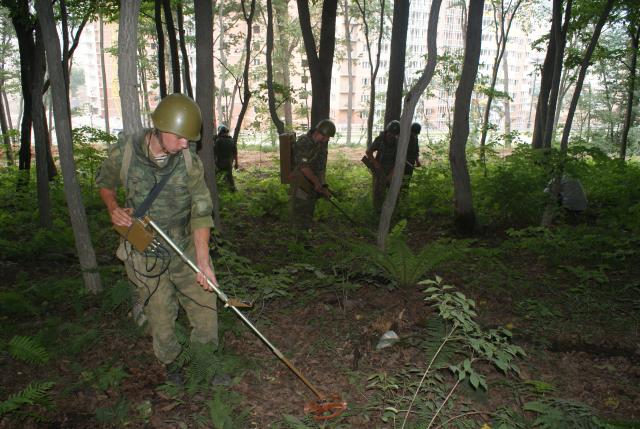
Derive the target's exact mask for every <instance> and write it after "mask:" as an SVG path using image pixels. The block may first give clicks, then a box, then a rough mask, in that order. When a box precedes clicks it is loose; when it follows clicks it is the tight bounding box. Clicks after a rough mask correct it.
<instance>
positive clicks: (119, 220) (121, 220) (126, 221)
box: [109, 207, 133, 227]
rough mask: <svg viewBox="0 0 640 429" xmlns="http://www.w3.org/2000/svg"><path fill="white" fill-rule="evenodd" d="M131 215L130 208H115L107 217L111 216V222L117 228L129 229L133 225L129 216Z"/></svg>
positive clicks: (131, 210)
mask: <svg viewBox="0 0 640 429" xmlns="http://www.w3.org/2000/svg"><path fill="white" fill-rule="evenodd" d="M132 214H133V209H132V208H122V207H116V208H115V209H113V210H112V211H111V212H109V215H110V216H111V222H112V223H113V224H114V225H117V226H126V227H129V226H131V225H132V224H133V219H132V218H131V215H132Z"/></svg>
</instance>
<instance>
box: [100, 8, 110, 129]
mask: <svg viewBox="0 0 640 429" xmlns="http://www.w3.org/2000/svg"><path fill="white" fill-rule="evenodd" d="M99 20H100V77H101V79H102V106H103V107H102V108H103V110H104V130H105V132H107V133H110V132H111V127H110V126H109V93H108V88H107V67H106V65H105V63H104V22H103V20H102V14H100V15H99Z"/></svg>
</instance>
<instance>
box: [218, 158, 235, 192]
mask: <svg viewBox="0 0 640 429" xmlns="http://www.w3.org/2000/svg"><path fill="white" fill-rule="evenodd" d="M221 174H224V177H225V180H226V181H227V185H229V189H230V190H232V191H235V190H236V182H235V180H234V178H233V159H232V158H229V159H223V160H220V161H218V162H216V175H221Z"/></svg>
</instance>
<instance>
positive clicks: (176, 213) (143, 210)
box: [96, 94, 218, 379]
mask: <svg viewBox="0 0 640 429" xmlns="http://www.w3.org/2000/svg"><path fill="white" fill-rule="evenodd" d="M151 119H152V121H153V126H154V128H153V129H144V130H142V131H141V132H140V133H138V134H135V135H123V136H121V137H120V138H119V140H118V143H117V144H115V145H113V146H112V147H110V148H109V156H108V158H107V159H106V160H105V161H104V163H103V164H102V166H101V168H100V171H99V173H98V176H97V179H96V183H97V185H98V187H99V188H100V196H101V198H102V200H103V201H104V203H105V205H106V206H107V210H108V211H109V215H110V216H111V221H112V223H113V225H114V227H115V228H116V229H117V230H118V231H119V232H120V233H121V235H122V236H123V237H126V238H127V240H124V239H123V240H121V243H120V247H119V248H118V252H117V254H118V257H119V258H120V259H121V260H123V261H124V263H125V267H126V271H127V276H128V277H129V280H130V281H131V282H132V283H134V285H135V286H136V289H137V294H138V299H139V300H140V303H142V304H143V305H144V314H145V316H146V317H147V320H148V322H149V327H150V330H151V335H152V337H153V350H154V353H155V355H156V357H157V358H158V360H159V361H160V362H162V363H163V364H165V367H166V368H167V375H168V376H169V377H172V378H174V379H179V372H177V369H176V368H171V367H170V364H171V363H172V362H173V361H174V360H175V359H176V357H177V356H178V355H179V353H180V351H181V346H180V344H179V342H178V339H177V338H176V334H175V320H176V317H177V315H178V309H179V306H180V305H181V306H182V307H183V308H184V309H185V311H186V313H187V316H188V318H189V322H190V324H191V326H192V330H191V341H195V342H199V343H204V344H212V345H214V346H217V344H218V326H217V312H216V295H215V294H213V293H211V288H210V286H209V285H208V283H207V279H208V280H209V281H211V282H213V283H215V284H217V280H216V276H215V273H214V271H213V266H212V265H211V260H210V257H209V235H210V229H211V228H212V227H213V219H212V218H211V212H212V207H213V206H212V203H211V197H210V195H209V190H208V188H207V186H206V185H205V182H204V176H203V168H202V163H201V161H200V159H199V157H198V156H197V155H196V153H195V150H194V149H193V148H191V147H190V146H189V141H197V140H199V139H200V128H201V126H202V117H201V113H200V109H199V107H198V105H197V104H196V103H195V102H194V101H193V100H192V99H191V98H189V97H187V96H184V95H182V94H171V95H169V96H167V97H165V98H164V99H163V100H162V101H161V102H160V103H159V104H158V106H157V108H156V109H155V111H154V112H153V113H152V115H151ZM119 187H123V188H124V190H125V203H124V205H123V206H121V205H120V203H119V202H118V200H117V194H116V190H117V188H119ZM147 214H148V215H149V216H150V217H152V218H153V221H154V222H155V224H157V225H159V226H160V227H161V228H162V230H164V231H165V232H166V234H167V236H168V237H169V238H170V239H171V240H172V241H173V242H175V243H176V244H177V245H178V246H180V248H181V249H185V254H187V255H188V256H189V257H190V258H191V259H193V260H195V261H196V265H197V268H198V271H197V274H196V275H194V272H193V271H192V269H190V267H189V266H187V265H185V264H184V262H183V261H182V260H181V259H180V258H179V257H177V256H179V255H176V252H175V251H174V250H172V249H170V248H167V247H165V246H164V245H163V244H160V243H159V242H156V243H155V244H154V245H153V246H148V245H149V241H151V239H152V238H153V236H152V235H151V238H149V240H148V241H146V233H145V231H146V229H145V228H146V226H142V227H141V228H138V227H137V225H138V224H139V223H140V219H142V218H144V217H145V215H147ZM139 240H142V241H144V243H141V244H139V245H137V242H138V241H139Z"/></svg>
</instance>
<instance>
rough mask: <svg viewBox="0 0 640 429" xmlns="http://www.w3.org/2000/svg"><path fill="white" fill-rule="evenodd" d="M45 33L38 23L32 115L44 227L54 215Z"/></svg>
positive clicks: (41, 219) (51, 224)
mask: <svg viewBox="0 0 640 429" xmlns="http://www.w3.org/2000/svg"><path fill="white" fill-rule="evenodd" d="M42 37H43V34H42V32H41V31H40V26H39V25H36V42H35V49H34V52H33V57H34V61H33V68H32V73H31V77H32V79H31V117H32V118H33V134H34V140H35V146H36V183H37V190H38V211H39V216H38V218H39V221H40V222H39V223H40V226H41V227H42V228H46V229H51V228H53V215H52V210H51V198H50V193H49V172H48V168H49V166H48V163H47V143H48V141H49V134H48V133H47V127H46V123H47V121H46V119H45V115H44V111H45V107H44V104H43V102H42V97H43V96H42V88H43V87H44V74H45V53H44V44H43V43H44V42H43V40H42Z"/></svg>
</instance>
